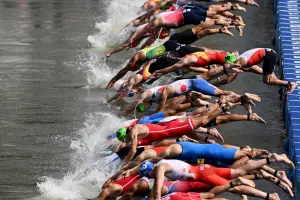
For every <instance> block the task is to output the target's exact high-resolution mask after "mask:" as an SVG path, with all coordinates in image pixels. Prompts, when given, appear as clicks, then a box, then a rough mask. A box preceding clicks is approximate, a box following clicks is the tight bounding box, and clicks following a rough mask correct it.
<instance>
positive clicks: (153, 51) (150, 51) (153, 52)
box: [140, 44, 167, 61]
mask: <svg viewBox="0 0 300 200" xmlns="http://www.w3.org/2000/svg"><path fill="white" fill-rule="evenodd" d="M166 51H167V49H166V47H165V46H164V44H160V45H157V46H154V47H149V48H145V49H142V50H140V52H143V53H144V55H145V61H147V60H150V59H151V58H153V57H154V56H157V55H160V54H162V53H165V52H166Z"/></svg>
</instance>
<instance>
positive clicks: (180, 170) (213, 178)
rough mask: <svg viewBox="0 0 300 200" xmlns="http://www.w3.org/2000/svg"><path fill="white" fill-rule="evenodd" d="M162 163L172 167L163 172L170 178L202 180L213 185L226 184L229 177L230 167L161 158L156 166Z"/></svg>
mask: <svg viewBox="0 0 300 200" xmlns="http://www.w3.org/2000/svg"><path fill="white" fill-rule="evenodd" d="M162 163H166V164H169V165H170V166H171V167H172V169H173V170H172V172H166V173H165V176H166V177H167V178H170V179H172V180H182V181H203V182H205V183H208V184H211V185H214V186H220V185H225V184H228V183H229V182H230V181H229V180H230V179H231V171H230V168H216V167H213V166H211V165H207V164H200V165H198V166H193V165H189V164H188V163H186V162H183V161H180V160H161V161H159V162H158V163H157V166H159V165H160V164H162Z"/></svg>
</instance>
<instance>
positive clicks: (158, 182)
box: [153, 163, 172, 199]
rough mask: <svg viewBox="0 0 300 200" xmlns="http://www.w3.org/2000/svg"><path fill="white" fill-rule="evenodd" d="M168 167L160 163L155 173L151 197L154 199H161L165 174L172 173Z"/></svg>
mask: <svg viewBox="0 0 300 200" xmlns="http://www.w3.org/2000/svg"><path fill="white" fill-rule="evenodd" d="M170 168H171V167H170V166H169V164H166V163H162V164H160V165H159V166H158V167H157V169H156V172H155V181H154V187H153V195H154V199H160V197H161V188H162V186H163V183H164V177H165V172H167V171H172V168H171V169H170Z"/></svg>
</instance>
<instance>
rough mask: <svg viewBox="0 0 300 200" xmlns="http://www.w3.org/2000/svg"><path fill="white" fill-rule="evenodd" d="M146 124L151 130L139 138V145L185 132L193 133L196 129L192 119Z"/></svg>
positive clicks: (176, 136) (177, 136) (178, 135)
mask: <svg viewBox="0 0 300 200" xmlns="http://www.w3.org/2000/svg"><path fill="white" fill-rule="evenodd" d="M144 126H147V127H148V130H149V132H148V134H147V135H146V136H144V137H143V138H138V145H146V144H150V143H152V142H156V141H161V140H163V139H167V138H179V137H181V136H183V135H185V134H188V133H192V131H193V129H194V125H193V122H192V120H191V119H187V120H185V121H183V122H180V121H178V120H174V121H171V122H169V123H167V124H166V125H165V126H161V125H156V124H144Z"/></svg>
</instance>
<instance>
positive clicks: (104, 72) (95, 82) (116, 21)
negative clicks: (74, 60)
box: [80, 0, 143, 87]
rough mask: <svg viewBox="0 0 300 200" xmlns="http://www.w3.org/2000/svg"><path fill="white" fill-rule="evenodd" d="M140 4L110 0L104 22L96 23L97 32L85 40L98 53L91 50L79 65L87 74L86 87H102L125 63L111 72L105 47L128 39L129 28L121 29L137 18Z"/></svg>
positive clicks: (137, 2)
mask: <svg viewBox="0 0 300 200" xmlns="http://www.w3.org/2000/svg"><path fill="white" fill-rule="evenodd" d="M142 4H143V1H140V0H133V1H130V3H129V2H124V1H122V0H112V1H110V4H109V5H107V8H106V11H107V12H106V13H107V18H106V20H104V21H100V22H97V23H96V24H95V28H96V30H97V32H96V33H95V34H93V35H89V36H88V38H87V40H88V41H89V42H90V44H91V45H92V47H95V48H96V50H97V48H98V50H100V52H95V51H92V50H91V51H90V52H89V53H88V55H84V58H82V59H81V63H80V64H81V66H82V67H84V68H85V71H86V72H87V82H88V87H99V86H100V87H104V86H105V85H106V84H107V83H108V81H109V80H110V79H111V77H112V76H113V75H115V74H116V73H117V71H118V70H120V69H121V68H122V67H124V65H125V64H126V63H127V61H126V59H124V62H122V63H123V64H122V65H120V66H118V67H117V68H116V67H114V69H113V70H112V69H111V67H110V66H107V64H106V62H105V61H104V52H105V51H107V50H108V49H107V48H106V47H107V46H108V47H111V46H115V45H117V44H120V43H122V42H123V41H124V40H126V39H127V38H128V36H129V33H130V32H131V28H126V29H123V27H125V26H126V25H127V24H128V23H129V22H130V21H131V20H133V19H135V18H136V17H137V16H138V11H139V8H140V7H141V6H142ZM124 13H126V14H124ZM130 52H132V51H130Z"/></svg>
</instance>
